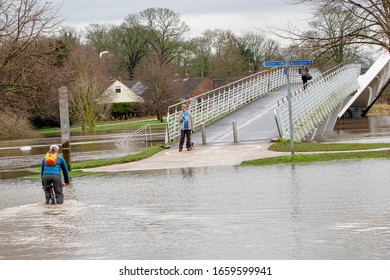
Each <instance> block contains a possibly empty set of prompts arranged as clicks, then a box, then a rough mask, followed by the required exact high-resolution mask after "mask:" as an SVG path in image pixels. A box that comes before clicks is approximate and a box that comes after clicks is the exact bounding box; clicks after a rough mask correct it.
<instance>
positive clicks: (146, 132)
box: [115, 124, 164, 145]
mask: <svg viewBox="0 0 390 280" xmlns="http://www.w3.org/2000/svg"><path fill="white" fill-rule="evenodd" d="M153 126H159V127H161V126H160V125H158V124H155V125H153V124H146V125H144V126H142V127H140V128H138V129H137V130H136V131H134V132H132V133H130V134H129V135H127V136H126V137H124V138H122V139H121V140H119V141H118V142H116V143H115V144H119V145H123V144H127V143H129V142H139V141H144V142H145V143H148V141H153V139H152V138H153V136H159V135H160V136H163V135H164V133H152V127H153Z"/></svg>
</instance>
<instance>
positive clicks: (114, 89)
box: [105, 78, 146, 103]
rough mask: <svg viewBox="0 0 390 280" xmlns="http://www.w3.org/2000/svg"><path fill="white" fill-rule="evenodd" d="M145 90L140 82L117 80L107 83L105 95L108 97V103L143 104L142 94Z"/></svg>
mask: <svg viewBox="0 0 390 280" xmlns="http://www.w3.org/2000/svg"><path fill="white" fill-rule="evenodd" d="M145 89H146V88H145V86H144V85H143V84H142V83H141V82H135V81H122V80H121V79H120V78H119V79H117V80H114V81H112V80H111V81H110V82H108V83H107V89H106V90H105V94H107V95H108V96H109V97H110V100H111V101H110V103H123V102H144V99H143V98H142V94H143V93H144V91H145Z"/></svg>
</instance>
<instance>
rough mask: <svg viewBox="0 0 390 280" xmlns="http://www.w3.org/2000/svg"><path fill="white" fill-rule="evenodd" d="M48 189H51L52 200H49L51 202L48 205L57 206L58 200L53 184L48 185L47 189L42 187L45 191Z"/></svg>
mask: <svg viewBox="0 0 390 280" xmlns="http://www.w3.org/2000/svg"><path fill="white" fill-rule="evenodd" d="M47 188H49V191H50V199H49V202H48V203H47V204H57V198H56V194H55V192H54V186H53V183H51V184H50V185H47V186H46V188H45V187H42V189H44V190H45V189H47Z"/></svg>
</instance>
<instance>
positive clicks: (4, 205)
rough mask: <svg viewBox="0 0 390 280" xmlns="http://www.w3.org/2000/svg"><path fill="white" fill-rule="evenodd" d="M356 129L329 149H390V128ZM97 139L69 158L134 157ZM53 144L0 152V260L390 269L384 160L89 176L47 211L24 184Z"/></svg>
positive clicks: (386, 121)
mask: <svg viewBox="0 0 390 280" xmlns="http://www.w3.org/2000/svg"><path fill="white" fill-rule="evenodd" d="M360 121H361V122H360V123H359V122H358V121H357V120H345V122H343V124H342V126H343V127H340V128H339V129H336V130H335V132H334V133H333V135H332V136H328V137H329V138H328V140H329V141H357V142H362V141H367V142H376V141H377V142H386V141H390V140H389V139H390V129H389V125H390V118H389V117H380V118H367V119H366V118H363V119H360ZM338 125H340V124H338ZM102 137H106V139H100V140H102V141H100V140H99V139H96V138H95V139H93V141H92V139H81V138H79V139H77V140H75V141H73V143H75V145H74V146H72V151H73V152H74V154H72V156H73V158H76V159H81V158H99V157H112V156H116V155H117V154H118V155H120V154H122V153H128V152H129V150H130V151H135V150H137V147H131V146H130V147H129V148H128V149H129V150H127V151H126V148H124V147H120V146H118V145H115V142H116V141H115V138H120V137H121V136H120V135H118V136H114V135H111V136H102ZM90 140H91V141H90ZM34 141H38V142H34ZM52 142H53V139H45V140H44V141H43V142H42V141H41V140H36V139H35V140H31V141H29V142H28V141H13V142H9V141H8V142H1V144H0V174H3V175H2V177H0V179H1V178H2V179H1V180H0V260H1V259H6V260H8V259H16V260H19V259H28V260H29V259H81V260H85V259H103V260H108V259H138V260H146V259H172V260H173V259H183V260H185V259H189V260H191V259H199V260H206V259H243V260H244V259H275V260H284V259H286V260H289V259H320V260H324V259H326V260H328V259H363V260H367V259H374V260H378V259H386V260H387V259H390V219H389V217H390V208H389V205H390V188H389V184H388V182H389V181H390V172H389V168H390V161H389V160H383V159H382V160H381V159H376V160H345V161H334V162H326V163H312V164H302V165H293V166H291V165H281V166H267V167H220V168H218V167H208V168H185V169H172V170H160V171H137V172H124V173H117V174H112V173H110V174H103V175H94V176H86V177H79V178H74V179H73V180H72V186H70V187H69V188H66V189H65V203H64V204H63V205H59V206H47V205H45V204H44V203H43V201H44V194H43V191H42V189H41V187H40V184H39V182H38V181H37V180H30V179H23V178H22V176H24V175H25V172H26V170H25V168H26V166H27V167H28V166H30V165H31V164H33V163H34V161H38V162H40V159H41V157H42V155H43V154H44V153H45V152H46V150H47V147H48V145H50V144H51V143H52ZM76 143H80V144H76ZM24 145H30V146H32V147H33V148H32V150H31V151H30V152H28V153H29V154H27V155H24V154H21V153H23V152H22V151H20V150H19V147H20V146H24ZM136 145H141V144H136ZM142 145H145V144H142ZM138 149H142V147H141V146H139V147H138ZM35 165H36V164H35ZM4 174H5V175H6V176H4Z"/></svg>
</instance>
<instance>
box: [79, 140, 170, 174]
mask: <svg viewBox="0 0 390 280" xmlns="http://www.w3.org/2000/svg"><path fill="white" fill-rule="evenodd" d="M166 148H167V147H166V146H165V145H155V146H152V147H149V148H147V149H145V150H143V151H142V152H139V153H137V154H130V155H127V156H123V157H119V158H111V159H98V160H87V161H82V162H75V163H72V170H75V169H84V168H93V167H99V166H106V165H111V164H118V163H127V162H133V161H138V160H142V159H145V158H149V157H151V156H153V155H154V154H156V153H158V152H161V151H162V150H165V149H166ZM72 172H73V171H72Z"/></svg>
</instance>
